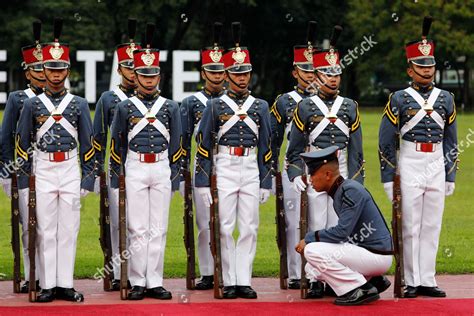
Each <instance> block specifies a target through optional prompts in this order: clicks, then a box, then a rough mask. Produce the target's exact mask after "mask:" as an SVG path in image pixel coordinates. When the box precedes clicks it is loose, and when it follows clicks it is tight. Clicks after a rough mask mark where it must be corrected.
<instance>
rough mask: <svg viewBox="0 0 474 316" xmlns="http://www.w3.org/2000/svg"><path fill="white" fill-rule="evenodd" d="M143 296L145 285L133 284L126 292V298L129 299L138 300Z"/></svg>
mask: <svg viewBox="0 0 474 316" xmlns="http://www.w3.org/2000/svg"><path fill="white" fill-rule="evenodd" d="M144 298H145V287H144V286H134V287H132V290H131V291H130V292H128V299H129V300H131V301H139V300H142V299H144Z"/></svg>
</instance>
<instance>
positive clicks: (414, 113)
mask: <svg viewBox="0 0 474 316" xmlns="http://www.w3.org/2000/svg"><path fill="white" fill-rule="evenodd" d="M418 111H419V109H412V110H408V111H407V115H412V116H413V115H416V113H418Z"/></svg>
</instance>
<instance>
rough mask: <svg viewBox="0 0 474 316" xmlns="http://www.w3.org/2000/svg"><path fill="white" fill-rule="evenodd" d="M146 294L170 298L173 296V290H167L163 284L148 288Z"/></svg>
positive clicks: (159, 297) (163, 298)
mask: <svg viewBox="0 0 474 316" xmlns="http://www.w3.org/2000/svg"><path fill="white" fill-rule="evenodd" d="M146 296H147V297H152V298H157V299H159V300H170V299H171V298H172V296H171V292H170V291H167V290H165V288H164V287H162V286H158V287H154V288H152V289H146Z"/></svg>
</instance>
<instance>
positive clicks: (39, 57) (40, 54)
mask: <svg viewBox="0 0 474 316" xmlns="http://www.w3.org/2000/svg"><path fill="white" fill-rule="evenodd" d="M33 56H34V57H35V58H36V60H38V61H42V60H43V52H42V51H41V45H40V44H38V45H36V48H35V49H34V50H33Z"/></svg>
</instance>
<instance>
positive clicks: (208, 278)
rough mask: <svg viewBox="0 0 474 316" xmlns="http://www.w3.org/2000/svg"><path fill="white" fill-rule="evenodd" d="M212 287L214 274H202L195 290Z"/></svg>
mask: <svg viewBox="0 0 474 316" xmlns="http://www.w3.org/2000/svg"><path fill="white" fill-rule="evenodd" d="M213 288H214V276H213V275H203V276H202V278H201V281H199V282H198V283H197V284H196V290H210V289H213Z"/></svg>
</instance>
